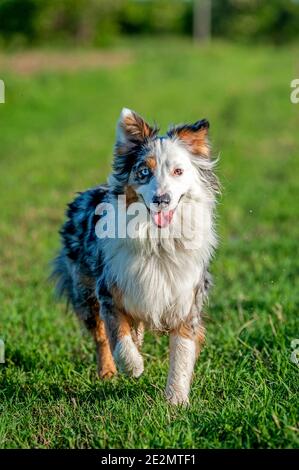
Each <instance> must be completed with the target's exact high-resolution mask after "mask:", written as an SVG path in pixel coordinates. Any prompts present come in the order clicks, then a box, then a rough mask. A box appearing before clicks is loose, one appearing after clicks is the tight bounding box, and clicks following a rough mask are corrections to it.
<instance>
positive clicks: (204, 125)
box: [168, 119, 210, 158]
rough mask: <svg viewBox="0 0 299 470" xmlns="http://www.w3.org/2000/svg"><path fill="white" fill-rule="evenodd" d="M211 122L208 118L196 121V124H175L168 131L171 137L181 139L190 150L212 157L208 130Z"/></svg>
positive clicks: (199, 154) (195, 153)
mask: <svg viewBox="0 0 299 470" xmlns="http://www.w3.org/2000/svg"><path fill="white" fill-rule="evenodd" d="M209 127H210V124H209V122H208V121H207V120H206V119H201V120H200V121H196V122H195V123H194V124H183V125H180V126H175V127H173V128H172V129H170V131H169V132H168V135H169V136H170V137H177V138H178V139H180V140H181V141H182V142H184V144H185V145H186V147H187V148H188V150H189V152H191V153H192V154H194V155H198V156H202V157H205V158H209V157H210V145H209V141H208V130H209Z"/></svg>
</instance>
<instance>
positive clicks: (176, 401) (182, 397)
mask: <svg viewBox="0 0 299 470" xmlns="http://www.w3.org/2000/svg"><path fill="white" fill-rule="evenodd" d="M165 396H166V399H167V401H168V402H169V403H170V404H171V405H183V406H187V405H189V396H188V392H186V391H185V390H182V389H180V388H173V387H167V388H166V390H165Z"/></svg>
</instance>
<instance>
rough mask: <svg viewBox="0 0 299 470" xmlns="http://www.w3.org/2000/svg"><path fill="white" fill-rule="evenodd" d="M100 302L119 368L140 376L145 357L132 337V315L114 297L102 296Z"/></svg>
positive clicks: (134, 375) (133, 375) (131, 374)
mask: <svg viewBox="0 0 299 470" xmlns="http://www.w3.org/2000/svg"><path fill="white" fill-rule="evenodd" d="M100 303H101V315H102V317H103V319H104V322H105V327H106V330H107V333H108V337H109V341H110V347H111V350H112V352H113V357H114V360H115V363H116V365H117V367H118V369H119V370H120V371H121V372H125V373H126V374H128V375H130V376H132V377H139V376H140V375H141V374H142V372H143V370H144V366H143V358H142V356H141V354H140V352H139V350H138V348H137V346H136V344H135V342H134V341H133V338H132V328H133V322H132V319H131V317H130V316H129V315H127V314H126V313H125V312H124V310H123V309H122V308H121V306H120V305H119V304H118V302H117V301H115V299H113V298H112V297H107V296H106V297H102V298H100Z"/></svg>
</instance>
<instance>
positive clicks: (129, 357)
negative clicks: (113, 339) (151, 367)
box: [113, 336, 144, 377]
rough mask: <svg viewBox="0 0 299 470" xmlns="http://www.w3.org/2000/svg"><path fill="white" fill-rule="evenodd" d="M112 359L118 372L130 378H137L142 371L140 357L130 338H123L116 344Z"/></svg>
mask: <svg viewBox="0 0 299 470" xmlns="http://www.w3.org/2000/svg"><path fill="white" fill-rule="evenodd" d="M113 357H114V360H115V362H116V364H117V366H118V368H119V370H120V371H122V372H125V373H126V374H128V375H130V376H132V377H139V376H140V375H141V374H142V372H143V371H144V365H143V359H142V356H141V354H140V353H139V351H138V349H137V347H136V345H135V344H134V342H133V340H132V338H131V336H124V337H123V338H122V339H121V340H120V341H118V342H117V344H116V346H115V349H114V352H113Z"/></svg>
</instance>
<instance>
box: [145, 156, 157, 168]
mask: <svg viewBox="0 0 299 470" xmlns="http://www.w3.org/2000/svg"><path fill="white" fill-rule="evenodd" d="M145 164H146V166H147V167H148V168H150V170H155V168H156V167H157V160H156V159H155V157H148V158H147V159H146V160H145Z"/></svg>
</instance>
